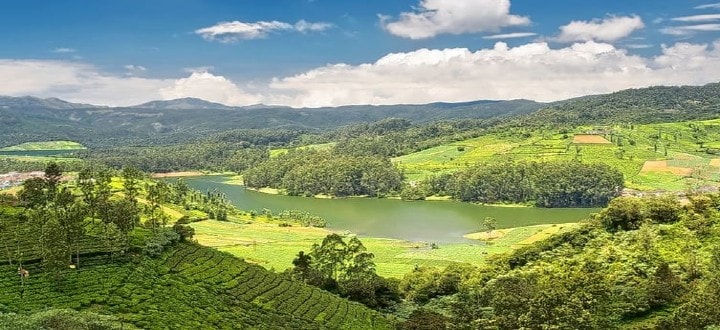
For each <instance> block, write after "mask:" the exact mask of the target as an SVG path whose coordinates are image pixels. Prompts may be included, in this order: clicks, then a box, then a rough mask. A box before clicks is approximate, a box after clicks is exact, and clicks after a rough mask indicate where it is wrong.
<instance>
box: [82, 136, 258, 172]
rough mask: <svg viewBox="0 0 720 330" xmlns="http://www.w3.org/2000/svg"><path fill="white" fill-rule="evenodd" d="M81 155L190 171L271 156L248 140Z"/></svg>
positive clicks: (149, 168)
mask: <svg viewBox="0 0 720 330" xmlns="http://www.w3.org/2000/svg"><path fill="white" fill-rule="evenodd" d="M80 157H82V158H84V159H86V160H89V161H93V162H97V163H101V164H104V165H106V166H109V167H112V168H122V167H123V166H132V167H135V168H138V169H140V170H142V171H145V172H173V171H187V170H209V171H234V172H241V171H243V170H245V169H248V168H250V167H252V166H255V165H256V164H257V163H259V162H262V161H264V160H266V159H268V158H269V157H270V153H269V152H268V150H267V148H265V147H252V146H248V145H247V144H245V143H231V142H223V143H220V142H214V143H209V142H206V143H189V144H179V145H173V146H160V147H122V148H113V149H103V150H90V151H85V152H82V153H80Z"/></svg>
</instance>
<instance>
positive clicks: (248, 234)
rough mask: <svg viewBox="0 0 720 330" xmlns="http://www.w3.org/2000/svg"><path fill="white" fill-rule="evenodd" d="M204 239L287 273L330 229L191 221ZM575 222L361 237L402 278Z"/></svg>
mask: <svg viewBox="0 0 720 330" xmlns="http://www.w3.org/2000/svg"><path fill="white" fill-rule="evenodd" d="M191 226H192V227H193V228H195V233H196V234H195V238H196V239H197V240H198V243H200V244H202V245H206V246H211V247H215V248H217V249H219V250H220V251H225V252H229V253H231V254H233V255H236V256H240V257H243V258H245V260H246V261H249V262H252V263H256V264H259V265H261V266H263V267H265V268H268V269H274V270H276V271H283V270H284V269H286V268H289V267H292V260H293V258H294V257H295V255H296V254H297V253H298V251H305V252H309V251H310V249H311V247H312V245H313V244H314V243H319V242H320V241H322V239H323V238H324V237H325V236H326V235H328V234H329V233H330V231H328V230H326V229H321V228H304V227H279V226H278V225H277V224H272V223H262V222H257V221H256V222H253V223H246V224H240V223H233V222H220V221H213V220H206V221H201V222H196V223H193V224H191ZM572 226H573V225H571V224H561V225H542V226H529V227H518V228H513V229H510V230H505V231H507V233H506V234H505V235H504V236H503V237H500V238H498V239H495V240H493V241H492V242H488V243H482V242H473V241H472V240H468V242H467V243H452V244H439V245H436V247H437V248H433V247H432V244H430V243H424V242H407V241H401V240H394V239H382V238H365V237H363V238H361V240H362V242H363V244H364V245H365V247H366V248H367V249H368V251H369V252H372V253H373V254H374V255H375V263H376V264H377V272H378V274H379V275H382V276H389V277H397V278H400V277H402V276H403V275H405V274H406V273H408V272H409V271H411V270H412V269H413V268H415V266H435V267H444V266H447V265H449V264H451V263H455V262H459V263H470V264H475V265H480V264H482V262H483V261H484V260H485V258H486V257H487V256H490V255H494V254H499V253H505V252H509V251H511V250H513V249H516V248H518V247H520V246H523V245H526V244H530V242H532V241H536V240H540V239H543V238H546V237H548V236H549V235H550V233H552V232H557V231H559V230H566V229H568V228H571V227H572Z"/></svg>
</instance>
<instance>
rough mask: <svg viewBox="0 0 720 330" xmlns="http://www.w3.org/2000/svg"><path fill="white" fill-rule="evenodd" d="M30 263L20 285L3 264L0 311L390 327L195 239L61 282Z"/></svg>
mask: <svg viewBox="0 0 720 330" xmlns="http://www.w3.org/2000/svg"><path fill="white" fill-rule="evenodd" d="M27 268H28V270H29V271H30V273H31V276H30V277H29V278H28V279H27V281H26V283H25V286H24V287H22V286H21V285H20V283H19V280H18V279H17V276H15V275H14V274H15V270H16V269H13V268H12V267H10V266H0V274H6V275H7V276H0V312H36V311H39V310H43V309H44V308H46V307H47V306H52V307H53V308H73V309H78V310H92V311H94V312H97V313H108V314H113V315H116V316H118V317H119V318H120V319H121V320H122V321H123V322H126V323H129V324H132V325H134V326H137V327H140V328H150V329H160V328H175V329H179V328H183V329H190V328H192V329H233V328H238V327H240V328H263V329H290V328H292V329H318V328H331V329H391V328H392V327H391V325H390V323H389V321H387V320H386V319H385V318H384V317H383V316H382V315H380V314H379V313H377V312H375V311H372V310H370V309H367V308H365V307H364V306H362V305H360V304H357V303H351V302H348V301H347V300H344V299H342V298H340V297H337V296H335V295H332V294H329V293H327V292H324V291H321V290H320V289H317V288H314V287H311V286H308V285H305V284H302V283H298V282H294V281H290V280H288V279H286V278H285V277H283V276H281V275H278V274H274V273H272V272H268V271H266V270H265V269H263V268H262V267H259V266H255V265H251V264H248V263H246V262H243V261H242V260H241V259H238V258H235V257H233V256H231V255H229V254H226V253H222V252H219V251H216V250H214V249H210V248H205V247H201V246H197V245H193V244H180V245H178V246H177V247H176V248H174V249H172V250H171V251H170V252H168V253H166V254H165V255H163V257H162V258H160V259H145V260H142V259H139V258H131V259H127V258H123V259H116V260H114V261H111V260H109V259H108V258H107V257H95V258H88V259H87V260H86V261H85V265H84V266H83V267H82V268H80V269H78V270H68V271H66V272H65V274H64V276H63V278H62V280H61V282H60V286H59V287H57V288H56V286H55V283H56V282H55V281H54V278H53V277H52V276H49V274H46V273H43V272H42V270H41V269H40V268H39V267H38V265H37V264H33V265H29V266H27ZM68 293H72V294H68Z"/></svg>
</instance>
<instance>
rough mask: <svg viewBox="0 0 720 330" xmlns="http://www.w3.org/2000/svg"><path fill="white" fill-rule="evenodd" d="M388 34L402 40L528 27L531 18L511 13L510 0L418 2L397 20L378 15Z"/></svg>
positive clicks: (436, 0)
mask: <svg viewBox="0 0 720 330" xmlns="http://www.w3.org/2000/svg"><path fill="white" fill-rule="evenodd" d="M381 24H382V25H383V27H384V28H385V29H386V30H387V31H388V32H390V33H392V34H394V35H396V36H399V37H404V38H410V39H424V38H431V37H434V36H436V35H438V34H444V33H449V34H463V33H477V32H488V31H490V32H494V31H498V30H499V29H500V28H502V27H507V26H517V25H528V24H530V19H529V18H527V17H523V16H518V15H511V14H510V0H462V1H459V0H420V3H419V5H418V7H417V8H416V9H415V11H413V12H404V13H401V14H400V17H399V18H398V19H396V20H393V19H392V18H390V17H388V16H381Z"/></svg>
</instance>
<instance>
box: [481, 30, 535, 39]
mask: <svg viewBox="0 0 720 330" xmlns="http://www.w3.org/2000/svg"><path fill="white" fill-rule="evenodd" d="M536 35H537V33H532V32H515V33H503V34H494V35H489V36H484V37H483V39H489V40H498V39H513V38H527V37H534V36H536Z"/></svg>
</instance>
